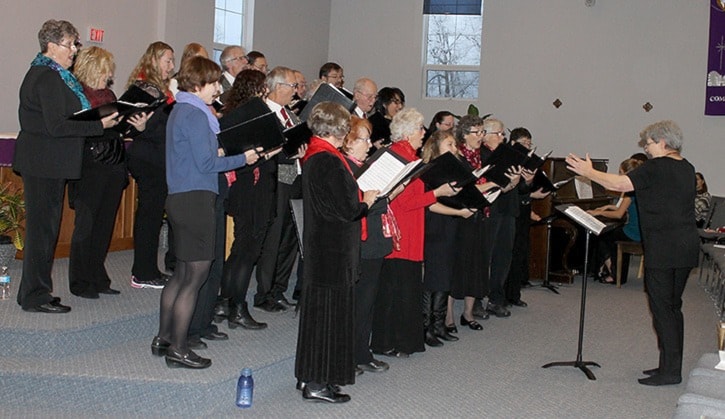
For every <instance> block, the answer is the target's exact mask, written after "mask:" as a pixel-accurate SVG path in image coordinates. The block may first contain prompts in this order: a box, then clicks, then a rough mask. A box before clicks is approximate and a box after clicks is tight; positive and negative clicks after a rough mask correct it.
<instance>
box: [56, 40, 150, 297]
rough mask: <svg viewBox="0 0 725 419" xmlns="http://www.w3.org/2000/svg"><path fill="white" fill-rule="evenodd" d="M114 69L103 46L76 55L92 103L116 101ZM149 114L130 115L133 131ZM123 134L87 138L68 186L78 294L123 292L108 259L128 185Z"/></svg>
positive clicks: (72, 273) (72, 279) (72, 280)
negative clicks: (113, 278)
mask: <svg viewBox="0 0 725 419" xmlns="http://www.w3.org/2000/svg"><path fill="white" fill-rule="evenodd" d="M115 69H116V64H115V63H114V61H113V55H112V54H111V53H110V52H108V51H106V50H105V49H103V48H99V47H95V46H93V47H90V48H88V49H84V50H82V51H81V52H79V53H78V57H76V62H75V65H74V67H73V73H74V74H75V76H76V77H77V78H78V81H80V82H81V84H82V86H83V93H84V94H85V95H86V97H87V98H88V100H89V101H90V103H91V107H94V108H95V107H98V106H101V105H104V104H106V103H110V102H114V101H115V100H116V95H115V94H114V93H113V91H112V90H111V89H110V87H109V85H110V83H111V82H112V81H113V75H114V72H115ZM148 118H149V115H147V114H145V113H141V114H138V115H134V116H132V117H130V118H129V119H128V122H129V123H130V124H131V126H132V127H134V128H135V131H134V133H135V134H139V133H141V132H142V131H144V129H145V127H146V121H147V120H148ZM123 137H124V136H123V134H122V133H120V132H118V131H116V130H114V129H105V130H104V131H103V135H100V136H94V137H87V138H86V141H85V147H84V149H83V162H82V170H81V178H80V179H78V180H74V181H71V182H70V183H69V184H68V202H69V203H70V205H71V207H72V208H74V209H75V226H74V228H73V236H72V238H71V249H70V259H69V260H70V262H69V274H68V282H69V286H70V291H71V293H72V294H74V295H77V296H79V297H83V298H98V294H99V293H100V294H109V295H114V294H119V291H117V290H115V289H113V288H111V278H110V277H109V276H108V272H107V271H106V268H105V266H104V262H105V259H106V254H107V251H108V245H109V244H110V242H111V235H112V233H113V225H114V223H115V220H116V210H117V209H118V204H119V203H120V201H121V194H122V193H123V190H124V189H125V188H126V185H127V184H128V174H127V169H126V158H125V152H124V151H125V149H124V142H123Z"/></svg>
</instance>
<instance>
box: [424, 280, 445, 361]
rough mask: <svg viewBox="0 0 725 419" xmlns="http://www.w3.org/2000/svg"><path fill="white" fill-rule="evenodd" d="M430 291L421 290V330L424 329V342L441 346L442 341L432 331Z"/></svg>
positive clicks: (433, 345)
mask: <svg viewBox="0 0 725 419" xmlns="http://www.w3.org/2000/svg"><path fill="white" fill-rule="evenodd" d="M432 294H433V293H432V292H431V291H428V290H424V291H423V330H425V336H424V340H425V344H426V345H428V346H432V347H437V346H443V342H441V341H440V340H438V338H437V337H436V335H435V333H434V332H433V321H432V320H433V315H432V314H433V310H432V308H433V299H432V297H431V296H432Z"/></svg>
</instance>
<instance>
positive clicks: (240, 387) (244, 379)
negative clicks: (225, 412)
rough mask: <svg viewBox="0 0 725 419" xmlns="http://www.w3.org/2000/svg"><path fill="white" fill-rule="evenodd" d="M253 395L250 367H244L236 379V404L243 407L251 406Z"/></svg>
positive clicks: (252, 379)
mask: <svg viewBox="0 0 725 419" xmlns="http://www.w3.org/2000/svg"><path fill="white" fill-rule="evenodd" d="M253 395H254V378H252V370H251V368H244V369H243V370H242V374H241V375H240V376H239V381H237V406H238V407H241V408H243V409H246V408H247V407H252V397H253Z"/></svg>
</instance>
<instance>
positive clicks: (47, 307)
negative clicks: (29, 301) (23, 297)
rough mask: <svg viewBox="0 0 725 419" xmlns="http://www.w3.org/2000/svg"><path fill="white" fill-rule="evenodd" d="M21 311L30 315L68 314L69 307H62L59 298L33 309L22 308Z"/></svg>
mask: <svg viewBox="0 0 725 419" xmlns="http://www.w3.org/2000/svg"><path fill="white" fill-rule="evenodd" d="M23 310H24V311H27V312H30V313H50V314H63V313H67V312H69V311H70V307H68V306H64V305H63V304H61V303H60V298H58V297H55V298H53V300H52V301H51V302H49V303H45V304H41V305H37V306H35V307H28V308H23Z"/></svg>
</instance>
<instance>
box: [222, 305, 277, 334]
mask: <svg viewBox="0 0 725 419" xmlns="http://www.w3.org/2000/svg"><path fill="white" fill-rule="evenodd" d="M227 325H228V326H229V328H230V329H235V328H236V327H237V326H242V327H243V328H245V329H248V330H261V329H265V328H267V323H262V322H258V321H256V320H254V319H253V318H252V315H251V314H249V309H248V308H247V303H246V302H244V303H242V304H233V305H231V306H230V308H229V318H228V321H227Z"/></svg>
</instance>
